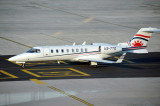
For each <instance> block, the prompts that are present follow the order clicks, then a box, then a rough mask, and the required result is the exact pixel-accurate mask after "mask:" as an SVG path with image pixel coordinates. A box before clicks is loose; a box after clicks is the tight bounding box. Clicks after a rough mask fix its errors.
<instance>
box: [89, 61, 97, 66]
mask: <svg viewBox="0 0 160 106" xmlns="http://www.w3.org/2000/svg"><path fill="white" fill-rule="evenodd" d="M90 65H91V66H93V67H94V68H97V67H98V63H97V62H93V61H91V62H90Z"/></svg>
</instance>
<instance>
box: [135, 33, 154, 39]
mask: <svg viewBox="0 0 160 106" xmlns="http://www.w3.org/2000/svg"><path fill="white" fill-rule="evenodd" d="M135 36H140V37H144V38H151V37H150V36H145V35H141V34H136V35H135Z"/></svg>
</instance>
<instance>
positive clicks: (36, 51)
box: [27, 48, 41, 53]
mask: <svg viewBox="0 0 160 106" xmlns="http://www.w3.org/2000/svg"><path fill="white" fill-rule="evenodd" d="M40 52H41V51H40V49H33V48H32V49H30V50H28V51H27V53H40Z"/></svg>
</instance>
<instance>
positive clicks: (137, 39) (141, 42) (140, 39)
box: [118, 28, 160, 53]
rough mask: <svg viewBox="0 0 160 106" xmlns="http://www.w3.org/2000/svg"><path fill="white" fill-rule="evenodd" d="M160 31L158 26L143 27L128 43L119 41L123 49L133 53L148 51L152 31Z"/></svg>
mask: <svg viewBox="0 0 160 106" xmlns="http://www.w3.org/2000/svg"><path fill="white" fill-rule="evenodd" d="M154 32H160V29H157V28H141V29H140V30H139V31H138V32H137V33H136V34H135V35H134V37H133V38H132V39H131V40H130V41H129V42H126V43H119V44H118V46H121V47H122V48H123V49H122V50H123V51H126V52H131V53H148V51H147V49H146V48H147V43H148V41H149V39H150V38H151V35H152V33H154Z"/></svg>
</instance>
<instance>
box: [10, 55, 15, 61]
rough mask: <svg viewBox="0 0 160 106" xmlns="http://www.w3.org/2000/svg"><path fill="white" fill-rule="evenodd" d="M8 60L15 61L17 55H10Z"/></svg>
mask: <svg viewBox="0 0 160 106" xmlns="http://www.w3.org/2000/svg"><path fill="white" fill-rule="evenodd" d="M8 60H9V61H16V60H17V57H15V56H14V57H11V58H9V59H8Z"/></svg>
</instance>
